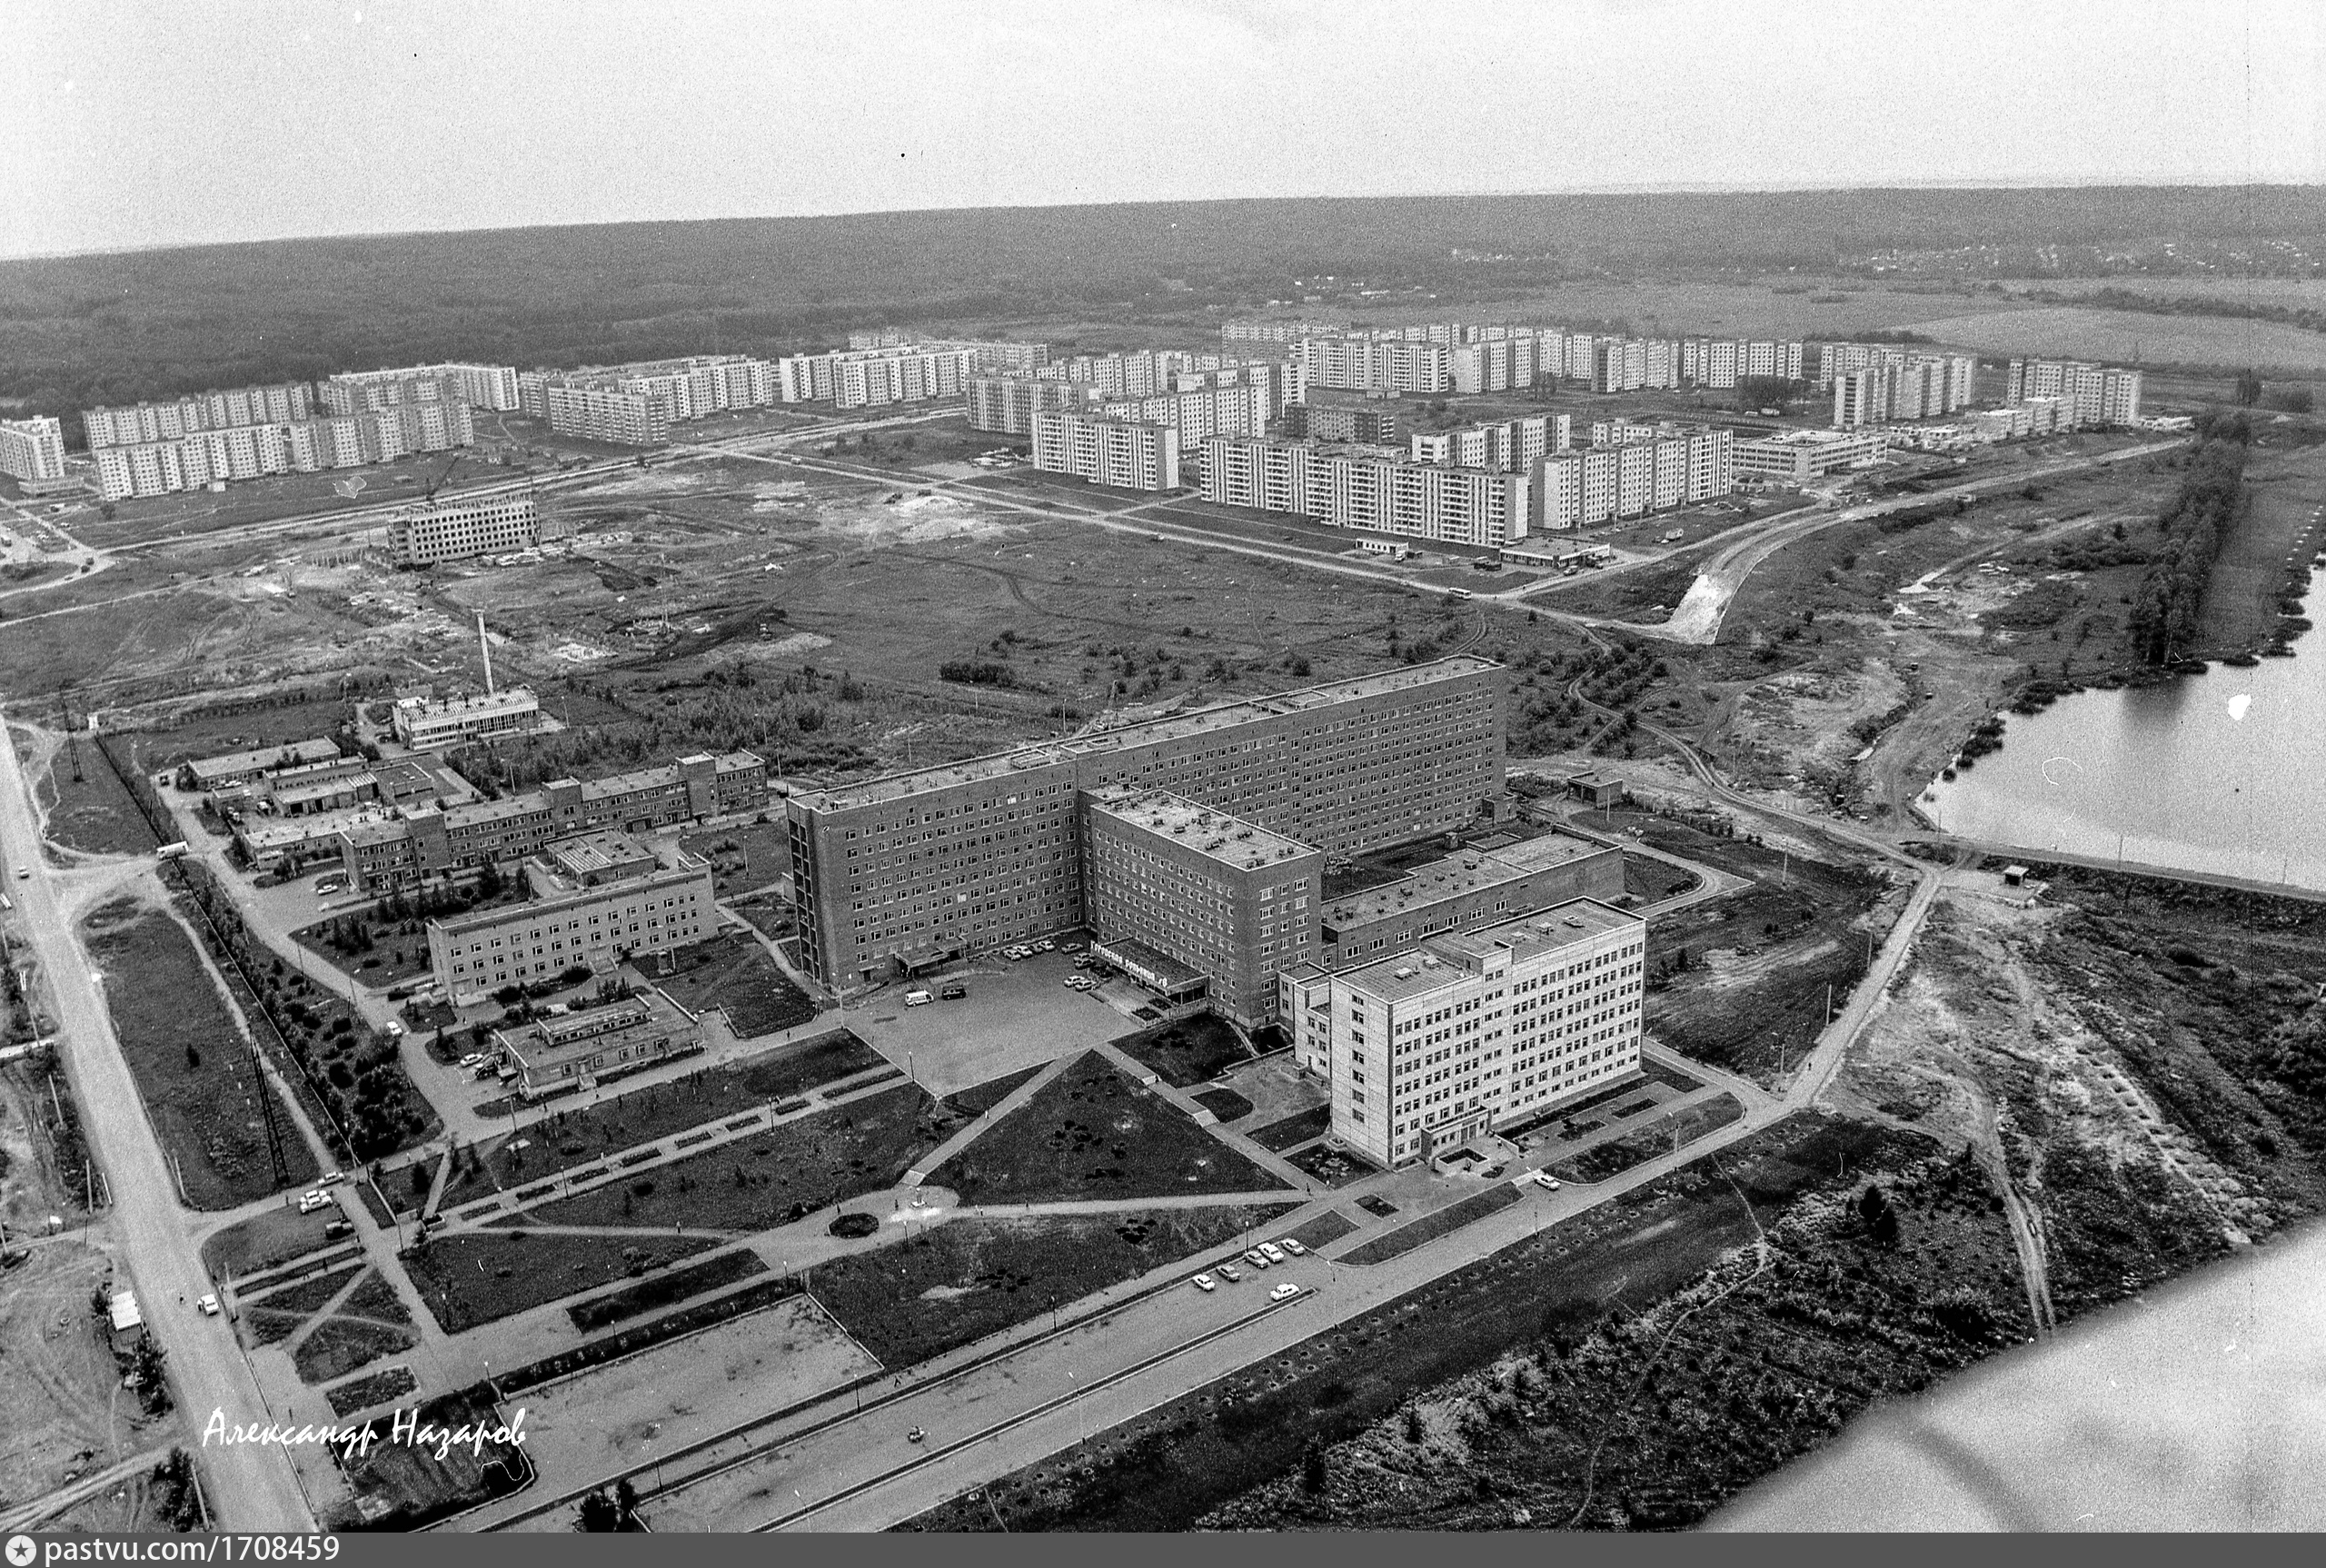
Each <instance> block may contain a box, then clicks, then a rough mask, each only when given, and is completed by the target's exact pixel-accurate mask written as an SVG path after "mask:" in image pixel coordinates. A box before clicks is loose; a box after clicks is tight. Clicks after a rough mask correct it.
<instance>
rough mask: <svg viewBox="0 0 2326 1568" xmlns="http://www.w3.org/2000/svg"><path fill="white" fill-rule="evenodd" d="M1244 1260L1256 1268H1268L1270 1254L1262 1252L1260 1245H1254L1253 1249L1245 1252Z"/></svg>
mask: <svg viewBox="0 0 2326 1568" xmlns="http://www.w3.org/2000/svg"><path fill="white" fill-rule="evenodd" d="M1244 1261H1245V1262H1246V1263H1248V1264H1250V1265H1252V1266H1253V1267H1254V1268H1266V1267H1267V1265H1268V1255H1267V1254H1266V1253H1264V1252H1262V1251H1261V1250H1260V1249H1259V1248H1258V1247H1253V1248H1252V1249H1251V1250H1249V1251H1248V1252H1247V1253H1245V1254H1244Z"/></svg>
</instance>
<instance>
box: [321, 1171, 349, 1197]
mask: <svg viewBox="0 0 2326 1568" xmlns="http://www.w3.org/2000/svg"><path fill="white" fill-rule="evenodd" d="M346 1179H347V1177H346V1176H345V1175H344V1174H343V1173H342V1172H340V1171H325V1172H323V1175H321V1176H317V1177H316V1178H315V1190H316V1191H317V1192H321V1191H322V1190H323V1188H325V1187H327V1186H338V1185H339V1184H340V1183H342V1182H343V1181H345V1180H346Z"/></svg>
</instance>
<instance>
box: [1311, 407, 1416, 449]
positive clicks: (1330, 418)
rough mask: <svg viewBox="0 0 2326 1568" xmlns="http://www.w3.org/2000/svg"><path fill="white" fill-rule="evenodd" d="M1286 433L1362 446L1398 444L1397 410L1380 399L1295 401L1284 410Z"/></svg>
mask: <svg viewBox="0 0 2326 1568" xmlns="http://www.w3.org/2000/svg"><path fill="white" fill-rule="evenodd" d="M1284 433H1285V434H1286V435H1287V436H1292V437H1295V438H1298V437H1301V436H1307V437H1309V438H1310V439H1312V440H1315V441H1324V442H1357V444H1359V445H1362V446H1395V445H1397V410H1396V409H1395V408H1393V407H1388V406H1385V405H1383V404H1380V403H1363V404H1358V403H1329V402H1324V403H1320V402H1311V403H1294V404H1292V405H1291V406H1290V407H1288V408H1287V409H1286V410H1285V411H1284Z"/></svg>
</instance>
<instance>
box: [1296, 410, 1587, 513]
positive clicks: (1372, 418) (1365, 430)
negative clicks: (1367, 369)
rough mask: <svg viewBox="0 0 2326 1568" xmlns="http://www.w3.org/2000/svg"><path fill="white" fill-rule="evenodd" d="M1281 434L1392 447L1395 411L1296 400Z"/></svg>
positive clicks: (1395, 418) (1395, 426)
mask: <svg viewBox="0 0 2326 1568" xmlns="http://www.w3.org/2000/svg"><path fill="white" fill-rule="evenodd" d="M1561 417H1565V416H1561ZM1284 433H1285V434H1286V435H1287V436H1290V437H1293V438H1295V439H1297V438H1299V437H1302V436H1307V437H1308V438H1309V439H1311V440H1314V441H1323V442H1356V443H1357V444H1358V445H1360V446H1395V445H1397V409H1396V408H1395V407H1393V406H1390V405H1387V404H1385V403H1363V404H1358V403H1332V402H1297V403H1293V404H1291V405H1290V406H1289V407H1287V408H1286V409H1285V411H1284ZM1277 510H1279V511H1280V510H1282V509H1281V508H1278V509H1277Z"/></svg>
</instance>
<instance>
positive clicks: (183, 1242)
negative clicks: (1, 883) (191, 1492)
mask: <svg viewBox="0 0 2326 1568" xmlns="http://www.w3.org/2000/svg"><path fill="white" fill-rule="evenodd" d="M0 728H4V726H0ZM0 739H5V737H0ZM0 865H5V867H7V868H9V869H8V871H7V873H6V874H7V876H8V878H9V881H8V883H7V885H8V886H9V887H11V888H13V889H14V890H15V897H16V898H17V899H18V900H19V902H20V905H21V907H22V908H23V909H24V911H25V926H26V928H27V931H28V934H29V938H30V940H31V944H32V948H33V952H34V954H35V956H36V957H37V958H39V960H40V966H41V969H42V971H43V973H44V974H45V976H46V977H47V980H48V987H49V992H50V997H51V1005H52V1007H54V1008H55V1014H56V1044H57V1051H58V1054H59V1055H60V1056H61V1057H63V1058H64V1062H65V1076H66V1077H67V1078H68V1079H69V1080H70V1081H71V1083H72V1085H73V1088H74V1092H75V1094H77V1095H78V1096H79V1097H80V1100H81V1120H82V1126H83V1129H84V1132H85V1133H86V1134H87V1136H88V1139H89V1146H90V1149H91V1151H92V1152H93V1153H94V1155H95V1156H96V1160H97V1164H98V1166H99V1167H100V1168H101V1169H103V1170H104V1175H105V1184H106V1186H108V1187H110V1188H111V1189H112V1194H113V1205H114V1212H113V1222H112V1223H113V1227H114V1234H115V1236H116V1238H117V1240H118V1243H119V1246H120V1255H122V1256H123V1257H124V1259H125V1260H126V1262H127V1265H128V1271H129V1277H130V1281H131V1283H132V1285H133V1286H134V1289H135V1290H136V1292H137V1299H138V1303H139V1305H141V1306H142V1307H143V1308H144V1313H145V1323H146V1326H147V1329H148V1330H149V1331H150V1332H151V1333H152V1334H153V1335H154V1337H155V1338H156V1339H157V1340H158V1341H159V1342H160V1343H161V1345H162V1348H163V1349H164V1351H165V1352H166V1353H167V1354H168V1357H169V1365H170V1373H171V1376H172V1378H173V1380H174V1382H175V1383H176V1384H177V1390H178V1400H179V1403H180V1404H181V1405H182V1406H183V1407H184V1414H185V1420H186V1421H187V1423H188V1424H189V1425H190V1427H191V1429H192V1430H191V1431H190V1433H189V1434H188V1442H187V1447H188V1448H189V1449H196V1448H197V1444H198V1440H199V1434H200V1431H201V1427H202V1424H203V1423H204V1422H205V1421H207V1420H208V1419H209V1417H210V1413H211V1412H212V1411H213V1410H223V1411H224V1412H225V1415H226V1419H227V1421H229V1422H230V1423H235V1424H242V1423H257V1424H263V1423H264V1422H266V1421H267V1420H269V1419H270V1414H269V1412H268V1410H267V1406H266V1403H265V1400H264V1398H263V1396H262V1395H261V1394H260V1393H259V1388H258V1382H257V1380H256V1379H255V1378H253V1377H252V1375H251V1371H250V1367H249V1365H247V1364H246V1363H245V1362H244V1360H243V1353H242V1350H241V1348H240V1347H239V1346H238V1345H235V1343H234V1330H233V1329H232V1328H231V1327H229V1326H228V1325H227V1324H226V1320H225V1319H224V1317H204V1316H203V1315H201V1314H200V1313H198V1312H197V1311H195V1310H194V1305H193V1304H194V1301H195V1300H197V1299H198V1298H199V1297H201V1296H202V1295H205V1294H207V1293H208V1292H209V1290H210V1288H211V1286H210V1278H209V1275H208V1274H207V1273H206V1272H205V1271H204V1268H203V1266H202V1258H201V1255H200V1253H199V1252H198V1251H197V1249H196V1248H195V1246H194V1242H193V1240H192V1238H191V1236H189V1235H188V1230H187V1226H186V1221H185V1216H184V1215H183V1214H182V1213H181V1211H180V1209H179V1207H178V1200H177V1188H176V1186H175V1184H174V1182H173V1181H172V1180H171V1178H170V1172H169V1166H168V1162H167V1161H166V1160H165V1159H164V1157H163V1155H162V1150H161V1146H159V1144H158V1143H156V1142H155V1140H154V1129H153V1126H152V1124H151V1123H149V1122H148V1121H147V1120H146V1118H145V1107H144V1102H143V1101H142V1100H140V1099H139V1098H138V1095H137V1085H136V1083H135V1081H134V1079H133V1078H132V1077H131V1076H130V1072H129V1065H128V1063H127V1062H125V1061H124V1060H123V1059H122V1055H121V1046H120V1043H119V1042H118V1041H117V1040H115V1039H114V1032H113V1019H112V1017H110V1016H109V1015H108V1014H107V1013H106V1011H105V1005H104V992H103V990H102V989H101V988H100V987H99V985H98V981H97V978H96V975H95V974H94V971H92V969H91V968H90V967H89V961H88V955H87V954H86V953H85V952H84V951H83V950H82V948H81V944H80V943H79V942H78V941H77V940H75V938H74V935H73V924H72V923H73V921H74V920H75V918H76V916H77V914H78V911H77V909H75V908H74V907H73V905H72V903H71V902H70V901H69V900H68V899H67V898H65V897H64V896H62V895H61V894H60V890H59V886H58V881H59V879H58V878H56V877H55V875H54V874H52V873H51V872H50V870H49V868H48V865H47V862H46V861H45V859H44V858H43V857H42V854H41V842H40V830H39V827H38V818H37V815H36V814H35V808H34V805H33V794H32V789H31V787H30V785H29V783H28V781H27V780H26V779H25V775H24V769H22V768H21V767H20V766H19V765H18V764H17V760H16V749H15V746H14V745H12V744H0ZM17 867H23V868H26V869H28V870H29V871H30V872H31V875H30V876H29V877H28V878H25V879H23V880H21V881H19V880H17V879H16V878H15V868H17ZM197 1457H198V1460H199V1463H200V1464H201V1466H202V1470H203V1474H204V1495H205V1497H206V1498H207V1500H208V1502H209V1503H210V1507H211V1510H212V1513H213V1515H214V1519H215V1520H216V1522H217V1523H218V1524H219V1525H220V1526H221V1527H222V1528H224V1529H229V1530H249V1531H299V1532H310V1531H313V1529H314V1528H315V1519H314V1515H313V1513H312V1512H311V1511H310V1510H309V1508H308V1506H307V1500H306V1498H305V1496H304V1495H303V1494H302V1493H301V1491H300V1488H299V1483H298V1477H297V1476H296V1474H293V1470H292V1467H291V1462H290V1460H289V1459H288V1458H287V1457H286V1456H285V1455H284V1454H283V1450H282V1449H280V1448H276V1447H272V1446H260V1445H244V1446H232V1447H228V1446H214V1447H211V1448H209V1449H206V1450H198V1451H197Z"/></svg>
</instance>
